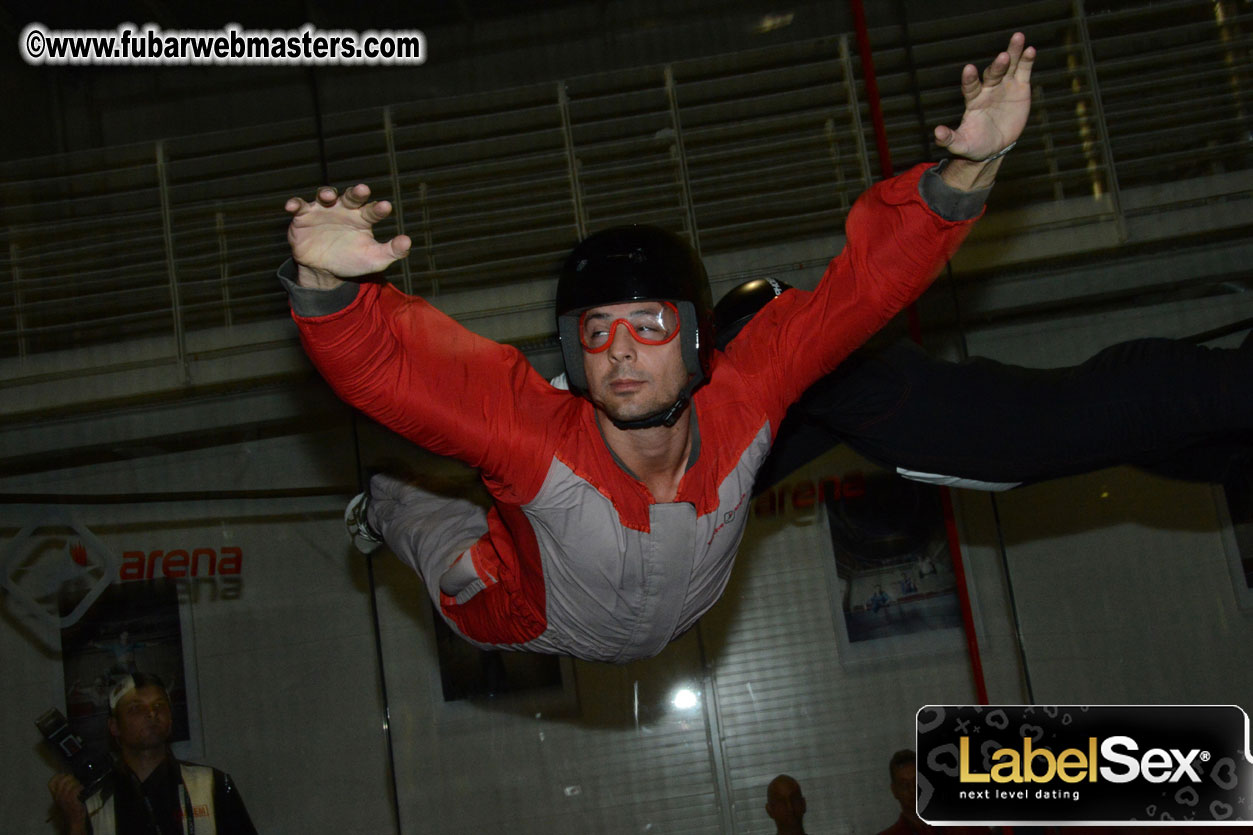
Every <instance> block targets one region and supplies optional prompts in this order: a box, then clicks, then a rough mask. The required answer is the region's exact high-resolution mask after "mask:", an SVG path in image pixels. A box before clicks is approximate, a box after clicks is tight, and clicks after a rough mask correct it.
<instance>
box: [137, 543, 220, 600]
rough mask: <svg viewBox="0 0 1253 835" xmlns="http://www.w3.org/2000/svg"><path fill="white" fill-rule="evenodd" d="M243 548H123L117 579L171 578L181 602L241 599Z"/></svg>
mask: <svg viewBox="0 0 1253 835" xmlns="http://www.w3.org/2000/svg"><path fill="white" fill-rule="evenodd" d="M243 569H244V552H243V549H242V548H237V547H234V546H227V547H224V548H219V549H216V550H215V549H213V548H174V549H171V550H169V551H166V550H163V549H160V548H157V549H155V550H153V551H149V552H147V553H144V552H143V551H123V552H122V562H121V565H120V566H118V572H117V580H118V582H121V583H129V582H135V581H138V580H153V579H159V578H163V577H164V578H168V579H169V580H172V581H173V582H174V586H175V588H176V589H177V593H178V600H179V602H180V603H198V602H201V601H202V600H208V601H213V600H238V599H240V598H241V597H243V594H244V580H243V576H242V574H243Z"/></svg>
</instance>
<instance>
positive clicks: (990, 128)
mask: <svg viewBox="0 0 1253 835" xmlns="http://www.w3.org/2000/svg"><path fill="white" fill-rule="evenodd" d="M1026 43H1027V38H1026V36H1025V35H1023V33H1022V32H1015V33H1014V34H1013V36H1012V37H1011V38H1010V39H1009V47H1008V48H1007V49H1006V51H1004V52H1002V53H1001V54H1000V55H997V56H996V58H995V59H993V61H992V63H991V64H989V65H988V68H987V69H985V70H984V71H983V76H982V78H980V76H979V71H978V70H977V69H975V66H974V64H967V65H966V66H965V67H964V68H962V76H961V89H962V96H963V98H965V100H966V112H965V113H963V114H962V120H961V124H960V125H958V126H957V129H956V130H954V129H952V128H950V127H947V126H945V125H940V126H939V127H937V128H936V129H935V142H936V144H937V145H939V146H940V147H941V148H946V149H947V150H948V151H949V152H950V153H952V154H953V155H954V157H959V158H964V160H968V161H970V162H973V163H982V162H984V161H985V160H987V159H988V158H989V157H994V156H996V155H997V154H999V153H1000V152H1001V151H1003V150H1005V149H1006V148H1008V147H1009V146H1010V145H1012V144H1013V143H1014V142H1016V141H1018V137H1019V136H1021V135H1022V131H1023V128H1024V127H1026V125H1027V116H1028V115H1030V113H1031V67H1032V64H1034V63H1035V47H1033V46H1027V45H1026ZM959 161H960V160H958V159H955V160H954V164H956V163H958V162H959ZM949 167H950V168H952V167H953V165H952V164H951V165H950V166H949ZM999 167H1000V166H999V160H997V161H993V162H988V163H987V164H986V165H985V166H983V167H982V168H977V169H976V168H970V166H964V165H957V168H958V170H961V169H963V168H966V169H969V170H968V171H967V175H971V176H972V175H975V174H978V173H982V176H980V179H981V180H988V182H987V183H986V184H987V185H990V184H991V183H990V179H989V178H990V177H991V174H993V173H994V172H995V168H999ZM984 169H992V170H990V171H985V170H984ZM945 179H948V178H947V177H946V178H945ZM967 187H969V186H967Z"/></svg>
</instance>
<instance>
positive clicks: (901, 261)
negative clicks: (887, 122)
mask: <svg viewBox="0 0 1253 835" xmlns="http://www.w3.org/2000/svg"><path fill="white" fill-rule="evenodd" d="M930 167H931V166H930V165H919V166H916V167H915V168H913V169H911V170H910V171H907V172H905V173H904V174H901V175H899V176H897V177H893V178H892V179H890V180H884V181H883V182H880V183H877V184H876V185H875V186H874V187H872V188H871V189H869V190H868V191H866V192H865V193H864V194H862V196H861V197H860V198H858V200H857V202H856V203H855V204H854V205H853V208H852V211H850V212H849V215H848V220H847V221H846V222H845V226H844V232H845V237H846V243H845V246H844V250H843V251H842V252H840V254H839V255H837V256H836V257H835V258H834V259H833V260H832V261H831V263H830V264H829V265H828V266H827V271H826V273H825V274H823V276H822V280H821V281H820V282H819V284H818V287H817V289H815V290H814V291H813V292H806V291H803V290H790V291H788V292H786V293H784V294H783V295H782V296H780V297H779V298H777V299H775V300H774V301H772V302H771V303H770V304H768V305H766V306H765V307H764V308H763V309H762V311H761V312H760V313H759V314H757V316H755V317H753V319H752V321H750V322H749V323H748V325H746V326H745V327H744V330H743V331H741V333H740V334H739V336H737V337H736V338H735V340H734V341H733V342H732V343H731V345H730V346H729V347H728V350H727V356H728V357H729V358H730V359H731V360H732V362H733V363H734V364H735V366H736V367H737V368H739V369H740V370H741V372H742V373H744V374H745V376H746V377H747V378H748V379H750V380H754V381H756V382H757V383H759V384H760V385H761V392H762V394H763V396H765V397H766V398H767V404H768V407H770V408H771V409H772V414H773V415H775V416H776V419H774V420H773V422H774V423H775V425H776V426H777V422H778V421H777V418H781V417H782V413H783V411H784V410H786V409H787V407H788V406H789V405H791V404H792V403H794V402H795V401H796V400H797V399H798V398H799V397H800V396H801V394H803V393H804V391H805V389H807V388H809V386H810V385H812V384H813V383H814V381H816V380H817V379H819V378H820V377H822V376H823V375H825V374H828V373H830V372H831V371H833V370H834V369H835V367H836V366H837V365H839V364H840V362H842V361H843V360H844V358H845V357H847V356H848V355H849V354H851V353H852V352H853V351H854V350H855V349H856V348H858V347H859V346H860V345H861V344H862V343H863V342H865V341H866V340H867V339H868V338H870V336H871V335H872V334H873V333H875V332H876V331H878V330H879V329H880V328H881V327H883V326H884V325H885V324H887V322H888V321H889V320H890V319H891V318H892V317H893V316H895V315H896V314H897V313H898V312H900V311H901V310H902V309H903V308H905V307H907V306H908V305H909V304H911V303H912V302H913V301H914V300H915V299H917V298H918V297H919V296H920V295H922V292H923V291H924V290H926V289H927V287H928V286H929V285H930V284H931V281H932V280H933V279H934V278H935V277H936V275H938V274H939V272H940V270H941V269H942V268H943V266H944V264H945V262H946V261H948V259H949V258H950V257H951V256H952V254H953V253H954V252H955V251H956V250H957V247H958V246H960V245H961V242H962V240H963V239H965V237H966V234H967V233H968V232H969V231H970V227H971V225H972V224H973V223H974V220H973V219H972V220H966V221H949V220H945V219H943V218H941V217H940V216H939V215H937V214H936V213H935V212H933V211H932V210H931V209H930V207H928V206H927V204H926V201H924V200H923V198H922V197H921V196H920V195H919V193H918V180H919V178H921V176H922V174H923V173H924V172H925V171H926V169H927V168H930Z"/></svg>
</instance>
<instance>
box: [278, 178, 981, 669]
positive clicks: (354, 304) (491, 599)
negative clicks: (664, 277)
mask: <svg viewBox="0 0 1253 835" xmlns="http://www.w3.org/2000/svg"><path fill="white" fill-rule="evenodd" d="M926 169H927V166H919V167H918V168H915V169H914V170H912V171H910V172H907V173H906V174H903V175H901V176H899V177H896V178H894V179H891V180H888V181H885V182H883V183H879V184H878V185H876V186H875V187H873V188H872V189H871V190H869V191H868V192H867V193H866V194H864V195H863V196H862V197H861V198H860V199H859V200H858V202H857V204H856V205H855V206H854V207H853V210H852V211H851V212H850V214H849V217H848V220H847V223H846V236H847V244H846V246H845V249H844V251H843V252H842V253H841V254H840V255H839V256H838V257H836V258H835V260H833V261H832V262H831V264H830V266H829V267H828V268H827V271H826V273H825V274H824V276H823V278H822V280H821V282H820V284H819V285H818V287H817V289H815V290H814V291H813V292H795V293H788V294H786V295H785V296H783V297H781V298H779V299H778V300H777V301H776V302H774V303H772V304H770V305H768V306H767V307H766V309H764V310H763V311H762V313H761V314H760V315H759V316H758V317H757V318H756V319H755V320H754V322H753V324H752V327H751V328H749V329H746V330H745V332H744V333H742V334H741V335H740V337H739V338H737V340H736V341H735V342H734V343H733V344H732V345H731V346H730V348H729V349H728V352H727V353H725V354H724V353H721V352H716V353H715V354H714V356H713V360H712V367H711V370H710V374H709V381H708V382H707V383H705V384H704V385H703V386H701V387H700V388H698V389H697V391H696V393H695V394H694V396H693V398H692V408H691V410H690V411H691V413H690V415H689V418H690V420H691V421H692V429H693V444H692V455H691V459H690V460H689V463H688V469H687V471H686V473H685V474H684V476H683V478H682V480H681V482H680V484H679V489H678V493H677V495H676V496H675V499H674V501H672V502H665V503H660V502H656V501H654V499H653V497H652V496H651V495H650V494H649V492H648V490H647V488H646V487H645V486H644V485H643V484H642V483H641V482H640V481H639V480H637V479H636V478H634V477H633V476H632V475H631V474H630V473H629V472H627V471H626V470H625V468H624V467H623V466H622V465H621V464H620V463H619V462H618V461H617V460H616V459H615V457H614V455H613V454H612V452H611V451H610V450H609V448H608V447H607V446H606V445H605V442H604V440H603V438H602V437H601V434H600V431H599V429H598V428H597V423H596V420H595V417H594V408H595V407H594V406H593V405H592V404H591V402H589V401H588V400H586V399H583V398H580V397H575V396H573V395H571V394H570V393H568V392H565V391H561V390H558V389H554V388H553V387H552V386H550V385H549V384H548V382H547V381H545V380H544V379H543V378H542V377H541V376H540V375H539V374H538V373H537V372H536V371H535V370H534V369H533V368H532V367H531V366H530V364H529V363H528V362H527V360H526V359H525V357H524V356H523V355H522V354H521V352H519V351H518V350H516V349H514V348H512V347H508V346H504V345H500V344H497V343H495V342H492V341H490V340H488V339H485V338H482V337H479V336H477V335H475V334H473V333H471V332H470V331H468V330H466V329H465V328H463V327H461V326H460V325H458V324H457V323H456V322H454V321H453V320H452V319H450V318H448V317H447V316H445V315H444V314H442V313H440V312H439V311H438V310H436V309H435V308H434V307H432V306H431V305H429V304H428V303H427V302H425V301H424V300H422V299H420V298H416V297H412V296H406V295H404V294H402V293H401V292H399V291H398V290H396V289H395V288H394V287H392V286H391V285H385V284H380V283H372V282H370V283H361V284H345V285H343V286H341V287H339V288H337V289H336V290H332V291H320V290H310V289H305V288H299V287H294V286H293V285H292V282H291V279H292V278H293V277H294V266H293V265H292V264H291V262H288V264H286V265H284V268H283V269H282V270H280V276H281V277H284V278H285V279H286V282H285V283H287V285H288V287H289V291H290V293H291V296H292V307H293V316H294V318H295V320H296V322H297V323H298V325H299V328H300V334H301V338H302V341H303V343H304V346H305V350H306V351H307V353H308V354H309V356H310V358H311V359H312V360H313V362H314V364H315V365H316V366H317V367H318V369H319V370H320V371H321V372H322V374H323V376H325V378H326V379H327V380H328V381H329V382H330V384H331V385H332V387H333V388H334V389H335V391H336V392H337V393H338V394H339V396H340V397H341V398H343V399H344V400H345V401H346V402H348V403H349V404H350V405H352V406H354V407H356V408H358V409H360V410H361V411H362V412H364V413H365V414H367V415H368V416H370V417H372V418H373V419H375V420H377V421H378V422H379V423H381V424H383V425H384V426H387V427H388V428H390V429H392V430H394V431H395V432H397V433H399V434H401V435H403V436H404V437H406V438H408V439H410V440H412V441H413V442H414V443H417V444H419V445H420V446H422V447H424V448H426V449H428V450H431V451H432V452H436V453H439V454H442V455H449V456H453V457H455V458H458V459H461V460H462V461H465V462H467V463H468V464H470V465H472V466H474V467H477V468H478V470H479V472H480V475H481V478H482V480H483V482H484V484H485V485H486V487H487V489H488V492H489V493H490V494H491V497H492V499H493V506H492V507H491V508H490V510H486V511H485V510H483V509H481V508H479V507H478V506H476V505H473V504H471V503H470V502H468V501H465V500H462V499H448V498H445V497H439V496H435V495H433V494H429V493H426V492H425V491H422V490H418V489H416V488H413V487H411V486H408V485H401V484H399V483H398V482H392V483H385V482H384V483H379V482H377V481H376V483H374V484H372V487H371V497H372V506H371V511H370V521H371V523H372V524H375V526H376V527H378V528H379V530H380V531H381V532H383V533H384V535H385V537H386V539H387V541H388V544H389V545H390V546H391V547H392V549H393V551H395V552H396V553H397V555H398V556H400V557H401V558H402V559H404V560H405V561H406V562H408V563H409V564H410V565H411V566H412V567H413V568H414V569H415V570H417V571H418V572H419V573H420V574H421V575H422V577H423V579H424V581H425V582H426V584H427V588H428V589H429V590H430V593H431V596H432V599H433V600H435V602H436V604H437V606H438V608H439V610H440V611H441V613H442V614H443V616H444V618H445V619H446V620H447V621H448V623H449V624H450V625H451V626H452V627H453V628H454V629H455V630H456V631H457V632H458V633H459V634H461V635H462V636H464V637H465V638H466V639H468V640H470V641H471V642H472V643H475V644H478V645H480V646H490V647H498V648H508V649H521V650H530V651H536V652H547V653H559V654H565V655H572V656H575V657H578V658H583V659H589V660H598V661H610V662H615V663H623V662H627V661H631V660H634V659H638V658H646V657H649V656H652V655H655V654H656V653H658V652H660V651H661V650H662V649H663V648H664V647H665V646H666V644H668V643H669V642H670V641H671V640H673V639H674V638H675V637H676V636H678V635H680V634H681V633H683V632H684V631H685V630H687V629H688V628H690V627H691V626H692V625H693V624H694V623H695V622H696V620H697V619H698V618H699V617H700V616H701V615H702V614H704V612H705V611H707V610H708V609H709V607H710V606H712V605H713V604H714V603H715V602H716V601H717V600H718V597H719V596H720V595H721V593H722V590H723V588H725V586H726V583H727V580H728V578H729V576H730V573H731V566H732V563H733V561H734V558H735V552H736V549H737V547H738V546H739V543H740V539H741V537H742V535H743V532H744V525H745V522H746V521H747V518H748V510H749V496H750V494H751V492H752V486H753V479H754V476H755V474H756V472H757V469H758V467H759V466H760V465H761V463H762V461H763V460H764V459H765V457H766V454H767V452H768V451H769V449H770V444H771V441H772V440H773V437H774V434H775V433H776V432H777V430H778V426H779V423H780V422H781V421H782V418H783V415H784V412H785V411H786V410H787V407H788V406H789V404H791V403H792V402H794V401H795V400H796V399H797V398H799V397H800V395H801V394H802V393H803V392H804V391H805V389H806V388H807V387H808V386H809V385H810V384H811V383H812V382H813V381H815V380H817V379H818V378H819V377H821V376H822V375H824V374H826V373H828V372H830V371H831V370H832V369H833V368H835V366H836V365H838V364H839V362H840V361H841V360H842V359H843V358H844V357H846V356H847V355H848V354H849V353H850V352H851V351H852V350H853V349H854V348H856V347H857V346H858V345H860V344H861V343H862V342H864V341H865V340H866V339H867V337H869V336H870V335H871V334H872V333H874V332H875V331H876V330H878V329H879V328H880V327H881V326H882V325H883V324H884V323H886V322H887V320H888V319H890V318H891V317H892V316H893V315H895V314H896V313H897V312H898V311H899V310H900V309H901V308H903V307H905V306H906V305H908V304H909V303H910V302H912V301H913V300H914V299H915V298H916V297H917V296H918V295H919V294H920V293H921V292H922V291H923V290H924V289H925V288H926V286H927V285H928V284H929V283H930V281H931V279H932V278H933V277H934V276H935V275H936V274H937V272H938V271H939V270H940V268H941V266H942V265H943V264H944V262H945V261H946V260H947V259H948V257H949V256H950V255H951V253H952V252H953V251H954V250H955V249H956V248H957V246H958V245H959V244H960V242H961V240H962V239H963V238H964V236H965V234H966V232H967V231H968V229H969V226H970V223H971V222H972V220H971V219H972V218H973V216H974V215H976V214H977V213H978V211H979V209H980V208H981V206H982V201H983V196H984V195H983V194H982V193H976V194H974V195H968V194H965V193H958V192H954V191H953V190H951V189H948V187H947V186H945V185H944V184H943V182H942V181H941V179H940V178H939V176H938V175H937V174H935V173H930V174H927V175H926V176H925V177H924V171H925V170H926ZM924 195H925V197H924ZM937 212H940V213H942V214H943V215H944V217H942V216H941V214H940V213H937ZM946 217H948V218H957V219H946ZM458 559H460V560H463V561H464V560H469V561H470V566H472V569H473V573H472V575H471V577H472V578H473V579H472V580H471V581H470V582H469V583H463V584H460V585H459V590H458V592H457V593H456V595H455V596H450V595H449V594H447V593H444V592H442V591H440V579H441V577H443V576H444V575H445V572H447V571H449V570H450V569H451V568H452V566H453V563H454V561H456V560H458ZM457 565H458V567H459V570H461V571H462V572H464V571H465V570H466V569H467V568H468V567H470V566H467V564H466V563H465V562H458V563H457Z"/></svg>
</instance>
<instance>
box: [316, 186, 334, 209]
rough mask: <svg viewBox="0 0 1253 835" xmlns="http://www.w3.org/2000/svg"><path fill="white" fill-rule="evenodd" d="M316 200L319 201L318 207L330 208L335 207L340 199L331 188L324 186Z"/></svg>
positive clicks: (318, 192)
mask: <svg viewBox="0 0 1253 835" xmlns="http://www.w3.org/2000/svg"><path fill="white" fill-rule="evenodd" d="M314 199H315V200H317V201H318V205H320V206H326V207H328V208H329V207H331V206H334V205H335V201H336V200H337V199H339V194H338V193H337V192H336V191H335V189H333V188H331V187H330V186H322V187H321V188H319V189H318V190H317V193H316V194H315V195H314Z"/></svg>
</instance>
